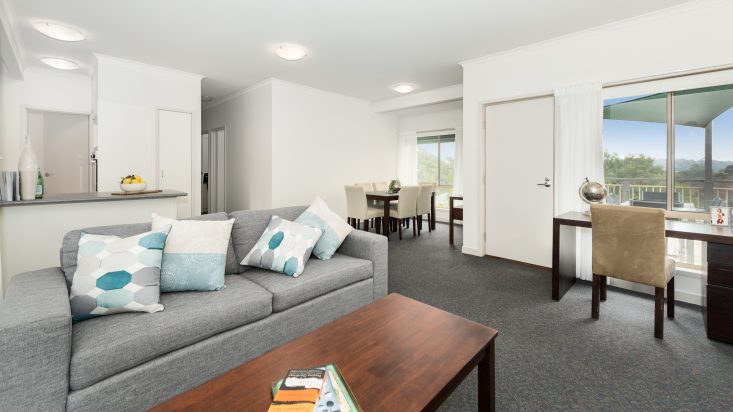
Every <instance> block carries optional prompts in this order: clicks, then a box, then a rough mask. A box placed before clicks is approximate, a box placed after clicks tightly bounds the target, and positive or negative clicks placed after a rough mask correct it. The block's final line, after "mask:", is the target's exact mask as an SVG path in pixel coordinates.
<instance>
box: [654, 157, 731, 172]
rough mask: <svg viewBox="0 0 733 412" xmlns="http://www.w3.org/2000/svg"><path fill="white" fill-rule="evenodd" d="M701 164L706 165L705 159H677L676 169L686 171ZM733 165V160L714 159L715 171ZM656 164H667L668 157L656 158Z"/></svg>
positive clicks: (664, 165) (663, 165)
mask: <svg viewBox="0 0 733 412" xmlns="http://www.w3.org/2000/svg"><path fill="white" fill-rule="evenodd" d="M696 164H699V165H700V166H705V159H700V160H692V159H675V169H677V170H678V171H684V170H688V169H690V167H692V165H696ZM730 165H733V160H713V173H717V172H719V171H721V170H723V169H725V168H726V166H730ZM654 166H662V167H666V166H667V160H666V159H654Z"/></svg>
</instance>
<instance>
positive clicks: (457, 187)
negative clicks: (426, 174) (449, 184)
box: [453, 127, 463, 195]
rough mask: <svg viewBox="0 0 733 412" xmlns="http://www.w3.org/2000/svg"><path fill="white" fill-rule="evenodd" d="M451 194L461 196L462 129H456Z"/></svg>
mask: <svg viewBox="0 0 733 412" xmlns="http://www.w3.org/2000/svg"><path fill="white" fill-rule="evenodd" d="M453 168H454V169H453V193H455V194H457V195H462V194H463V128H462V127H456V158H455V159H454V162H453Z"/></svg>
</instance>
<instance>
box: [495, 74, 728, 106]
mask: <svg viewBox="0 0 733 412" xmlns="http://www.w3.org/2000/svg"><path fill="white" fill-rule="evenodd" d="M726 70H733V64H725V65H721V66H711V67H706V68H704V69H692V70H682V71H677V72H671V73H666V74H659V75H656V76H647V77H637V78H634V79H627V80H619V81H615V82H608V83H603V84H602V85H601V86H602V87H603V88H604V89H610V88H613V87H620V86H628V85H631V84H639V83H646V82H653V81H658V80H667V79H674V78H677V77H686V76H695V75H700V74H708V73H715V72H722V71H726ZM554 95H555V93H554V91H542V92H537V93H532V94H526V95H522V96H514V97H508V98H501V99H497V100H492V101H488V102H483V103H482V105H483V106H494V105H498V104H505V103H514V102H519V101H523V100H532V99H539V98H542V97H551V96H554Z"/></svg>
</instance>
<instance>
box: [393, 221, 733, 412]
mask: <svg viewBox="0 0 733 412" xmlns="http://www.w3.org/2000/svg"><path fill="white" fill-rule="evenodd" d="M456 238H457V240H458V242H457V243H460V239H461V231H460V229H459V230H458V231H457V236H456ZM459 247H460V245H458V244H457V246H456V247H451V246H450V245H448V228H447V226H446V225H444V224H438V227H437V231H435V232H433V233H431V234H429V233H428V232H427V231H424V232H423V234H422V236H420V237H417V238H413V237H412V230H411V229H410V230H409V231H407V232H405V237H404V240H402V241H399V240H397V238H396V236H392V238H391V240H390V242H389V291H390V292H397V293H401V294H403V295H405V296H409V297H411V298H414V299H417V300H420V301H422V302H425V303H428V304H430V305H433V306H436V307H438V308H441V309H444V310H447V311H449V312H452V313H455V314H458V315H460V316H463V317H465V318H468V319H472V320H474V321H477V322H480V323H482V324H485V325H488V326H491V327H493V328H496V329H498V330H499V336H498V338H497V343H496V379H497V382H496V407H497V410H499V411H520V410H527V411H539V410H563V411H567V410H577V411H589V410H604V411H733V345H728V344H724V343H720V342H716V341H711V340H708V339H707V337H706V336H705V328H704V325H703V318H702V313H701V311H700V308H699V307H697V306H693V305H686V304H681V303H678V304H677V307H676V313H675V315H676V318H675V319H674V320H669V319H666V318H665V322H664V340H658V339H655V338H654V334H653V331H654V330H653V327H654V324H653V322H654V314H653V298H652V297H651V296H647V295H642V294H637V293H632V292H626V291H622V290H619V289H615V288H609V291H608V300H607V301H606V302H603V303H602V304H601V319H600V320H599V321H592V320H591V319H590V309H591V300H590V299H591V288H590V284H589V283H587V282H579V283H577V284H576V285H575V286H573V288H572V289H571V290H570V291H569V292H568V293H567V294H566V295H565V297H564V298H563V299H562V300H561V301H560V302H555V301H553V300H552V299H551V298H550V272H549V271H547V270H542V269H536V268H532V267H528V266H525V265H520V264H516V263H511V262H506V261H502V260H499V259H493V258H489V257H484V258H479V257H474V256H468V255H463V254H461V253H460V252H459ZM476 396H477V395H476V372H475V371H474V372H473V373H472V374H471V375H469V377H468V378H467V379H466V381H464V383H463V384H461V385H460V386H459V387H458V388H457V389H456V391H455V392H454V393H453V395H451V397H450V398H449V399H448V400H447V401H446V402H445V403H444V405H443V407H442V409H441V410H444V411H471V410H476V399H477V397H476Z"/></svg>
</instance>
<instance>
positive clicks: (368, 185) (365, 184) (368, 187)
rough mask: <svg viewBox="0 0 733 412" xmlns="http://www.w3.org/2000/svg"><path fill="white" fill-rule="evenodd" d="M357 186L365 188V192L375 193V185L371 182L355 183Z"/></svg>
mask: <svg viewBox="0 0 733 412" xmlns="http://www.w3.org/2000/svg"><path fill="white" fill-rule="evenodd" d="M354 184H355V185H356V186H361V187H363V188H364V191H365V192H373V191H374V183H371V182H361V183H354Z"/></svg>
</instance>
